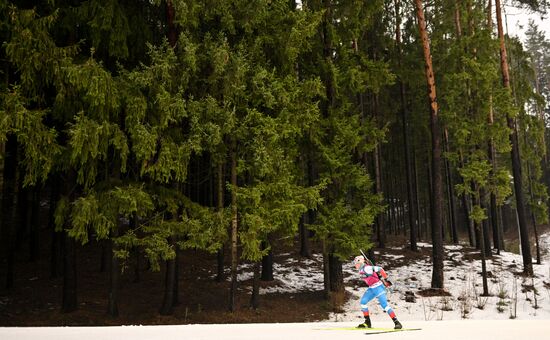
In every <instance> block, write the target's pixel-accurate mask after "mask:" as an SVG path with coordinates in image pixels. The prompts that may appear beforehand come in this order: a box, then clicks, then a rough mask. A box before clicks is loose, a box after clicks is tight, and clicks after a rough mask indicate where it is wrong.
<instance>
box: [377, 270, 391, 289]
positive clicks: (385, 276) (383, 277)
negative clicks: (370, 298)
mask: <svg viewBox="0 0 550 340" xmlns="http://www.w3.org/2000/svg"><path fill="white" fill-rule="evenodd" d="M376 273H377V274H378V275H379V276H380V277H381V281H382V282H383V283H384V286H386V287H390V286H391V285H392V283H391V281H390V280H388V274H387V273H386V271H385V270H384V268H382V267H378V270H377V271H376Z"/></svg>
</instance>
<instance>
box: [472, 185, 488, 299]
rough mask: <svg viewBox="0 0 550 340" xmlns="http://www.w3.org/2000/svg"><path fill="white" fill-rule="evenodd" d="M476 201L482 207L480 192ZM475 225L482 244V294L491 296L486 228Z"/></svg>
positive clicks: (477, 223) (477, 192) (478, 224)
mask: <svg viewBox="0 0 550 340" xmlns="http://www.w3.org/2000/svg"><path fill="white" fill-rule="evenodd" d="M475 200H476V204H477V205H479V206H481V204H482V200H481V199H480V192H479V190H476V196H475ZM475 225H476V230H478V231H479V235H480V237H479V244H480V246H479V250H480V254H481V278H482V281H483V294H481V295H482V296H489V286H488V284H487V264H486V260H485V248H486V243H485V236H484V229H485V228H484V227H483V226H482V224H481V223H479V222H476V223H475Z"/></svg>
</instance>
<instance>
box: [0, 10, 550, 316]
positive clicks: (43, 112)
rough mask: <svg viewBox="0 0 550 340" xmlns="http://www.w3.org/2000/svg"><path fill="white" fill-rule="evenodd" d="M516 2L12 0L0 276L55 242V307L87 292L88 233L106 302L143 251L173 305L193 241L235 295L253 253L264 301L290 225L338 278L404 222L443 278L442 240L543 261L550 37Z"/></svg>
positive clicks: (0, 23) (3, 105)
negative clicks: (520, 18) (514, 22)
mask: <svg viewBox="0 0 550 340" xmlns="http://www.w3.org/2000/svg"><path fill="white" fill-rule="evenodd" d="M511 4H513V5H514V6H518V7H521V8H524V9H526V10H528V11H531V12H534V13H546V12H547V10H548V8H549V6H548V3H547V2H546V1H545V0H540V1H539V0H518V1H515V2H512V3H511ZM504 5H505V4H504V3H502V2H501V1H500V0H494V1H492V0H456V1H449V0H430V1H422V0H414V1H401V0H372V1H362V0H302V1H296V0H201V1H196V0H148V1H143V0H131V1H130V0H87V1H82V0H48V1H45V0H41V1H28V0H2V1H0V37H1V41H2V46H1V49H0V64H1V67H0V76H1V77H0V78H1V80H0V171H1V176H0V184H1V212H0V213H1V217H0V244H1V246H0V249H1V255H0V280H1V282H0V286H1V287H2V288H1V289H2V294H3V295H5V294H7V295H8V296H9V294H10V291H11V290H13V289H15V287H14V286H15V283H16V282H17V273H18V270H20V269H22V268H24V267H25V266H27V264H28V263H33V262H36V261H39V260H43V261H44V260H45V263H47V264H48V269H47V270H48V273H49V278H50V279H59V280H60V281H58V282H60V287H59V306H60V309H61V312H62V313H67V314H70V313H72V312H74V311H76V310H77V309H79V308H83V307H81V305H80V304H79V300H78V299H79V294H81V293H82V290H81V286H82V280H81V279H80V278H79V280H77V277H79V274H78V273H79V271H81V270H83V268H82V262H79V261H81V260H82V258H79V257H82V256H83V254H84V251H83V250H87V252H86V254H88V255H87V256H93V257H94V258H97V262H100V263H101V270H102V271H106V272H107V274H106V275H108V277H109V284H108V289H107V290H106V291H104V292H102V294H103V295H104V296H105V299H106V301H107V303H106V305H105V306H104V310H105V311H107V314H108V315H110V316H112V317H116V316H117V315H118V313H119V307H118V306H119V304H120V301H119V300H120V298H119V297H120V295H121V291H120V290H121V280H122V275H126V274H124V273H129V272H131V271H132V270H134V269H135V268H136V267H137V268H138V270H136V273H138V272H139V269H140V268H141V269H144V268H145V270H147V271H151V272H162V273H163V274H162V279H161V280H160V281H159V282H158V286H159V287H162V291H163V292H162V296H158V307H157V311H158V313H159V314H160V315H171V314H172V313H173V311H174V308H175V306H176V305H177V304H178V301H179V299H180V298H179V289H180V288H179V287H180V285H185V284H186V283H185V282H182V281H181V277H180V276H181V275H180V271H181V268H180V265H181V263H182V262H181V261H186V260H185V258H184V257H185V254H186V252H187V251H190V250H192V251H194V252H195V253H196V252H200V254H201V257H203V258H208V259H211V260H212V261H211V262H212V263H214V266H215V268H213V269H212V270H213V271H214V272H216V273H217V274H216V278H215V280H217V281H219V282H221V281H225V282H228V283H229V284H228V285H227V290H225V286H224V288H223V289H224V292H223V296H224V297H225V299H224V300H223V301H221V302H220V303H221V304H223V306H224V308H225V309H227V310H229V311H235V310H237V309H238V308H239V304H238V303H237V300H238V286H239V282H238V277H237V268H238V266H239V265H240V264H242V263H248V264H251V265H252V267H253V271H254V279H253V280H252V281H253V282H252V288H251V297H250V303H251V305H252V306H254V307H257V306H258V305H259V304H260V296H259V287H260V285H261V281H269V280H272V279H273V256H274V254H273V248H274V246H275V245H277V244H278V243H281V242H287V243H289V244H294V245H295V248H296V252H297V253H298V254H299V256H302V257H305V258H308V257H311V255H312V252H314V251H318V252H320V253H322V259H323V264H322V266H323V271H324V291H323V294H322V297H324V298H325V299H328V298H330V296H331V294H333V293H335V292H340V291H342V290H343V276H342V265H343V264H344V263H347V262H349V260H350V258H352V256H354V255H358V252H359V250H360V249H362V250H365V251H366V252H367V253H368V254H369V257H371V259H372V260H373V261H376V258H375V257H374V253H373V249H374V248H378V249H384V247H386V245H387V242H388V240H389V239H394V238H395V237H397V236H401V237H400V238H399V240H400V242H401V244H400V245H401V246H402V247H404V248H408V249H410V250H411V251H412V252H415V251H417V250H418V249H417V248H418V246H417V243H418V242H420V241H421V240H424V241H426V242H429V243H431V244H432V250H431V257H432V273H430V275H431V287H432V288H433V289H436V290H437V289H440V290H443V289H444V288H445V278H444V275H443V272H444V261H443V260H444V256H445V255H444V250H443V245H444V244H458V243H459V242H464V243H466V244H468V245H469V246H471V247H475V248H477V249H478V250H479V253H480V258H481V261H482V262H483V261H485V260H486V258H488V257H491V256H492V254H495V253H498V252H499V251H501V250H505V249H506V250H512V251H516V252H519V251H520V249H521V254H522V259H523V263H522V266H523V272H524V274H525V275H527V276H529V275H533V263H540V256H541V254H540V252H541V250H540V249H539V242H538V237H539V235H540V228H542V227H543V226H546V225H547V224H548V207H549V206H550V200H549V195H548V187H549V186H550V164H549V159H548V150H547V149H548V145H549V141H548V139H549V138H550V135H549V130H548V126H549V125H548V119H550V104H549V103H550V38H549V37H547V36H545V32H544V30H541V29H540V28H539V27H537V25H536V24H535V23H533V22H530V23H529V25H528V27H525V37H526V38H525V41H520V40H519V38H517V37H514V36H509V35H508V34H507V22H506V16H505V8H504ZM507 5H508V4H507ZM506 233H513V234H515V235H519V240H520V241H519V243H518V244H506V242H505V236H504V235H505V234H506ZM90 245H94V248H93V252H89V251H88V250H89V249H90V248H89V247H90ZM44 248H47V249H48V250H47V251H46V254H44V252H41V251H40V249H44ZM90 254H92V255H90ZM44 256H47V259H44ZM197 261H201V260H200V259H199V260H197ZM483 263H484V262H483ZM136 275H138V274H136ZM47 279H48V278H46V281H45V282H47ZM220 289H222V288H220ZM1 325H2V324H1V323H0V326H1Z"/></svg>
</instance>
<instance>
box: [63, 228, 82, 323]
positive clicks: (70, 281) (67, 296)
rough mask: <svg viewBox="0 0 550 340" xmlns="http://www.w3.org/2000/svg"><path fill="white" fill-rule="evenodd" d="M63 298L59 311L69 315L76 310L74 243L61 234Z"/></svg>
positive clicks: (70, 238)
mask: <svg viewBox="0 0 550 340" xmlns="http://www.w3.org/2000/svg"><path fill="white" fill-rule="evenodd" d="M63 246H64V247H63V248H64V249H63V253H64V254H63V255H64V257H63V298H62V306H61V311H62V312H63V313H70V312H73V311H75V310H77V308H78V301H77V280H76V241H75V240H74V239H73V238H72V237H70V236H69V235H68V234H67V232H65V233H64V234H63Z"/></svg>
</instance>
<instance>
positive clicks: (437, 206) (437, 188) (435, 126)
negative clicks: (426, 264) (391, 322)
mask: <svg viewBox="0 0 550 340" xmlns="http://www.w3.org/2000/svg"><path fill="white" fill-rule="evenodd" d="M415 6H416V15H417V18H418V27H419V31H420V38H421V39H422V47H423V51H424V62H425V71H426V82H427V84H428V97H429V101H430V127H431V137H432V164H431V165H432V176H433V183H432V187H433V189H432V190H433V194H432V197H433V204H432V211H431V220H432V243H433V247H432V248H433V250H432V257H433V272H432V284H431V286H432V288H443V287H444V278H443V238H442V233H441V230H442V218H441V217H442V215H441V212H442V210H443V204H442V201H441V199H442V197H443V185H442V183H443V180H442V174H441V135H440V127H439V115H438V106H437V96H436V87H435V77H434V72H433V68H432V58H431V52H430V43H429V41H428V33H427V31H426V20H425V18H424V9H423V5H422V0H415Z"/></svg>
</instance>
